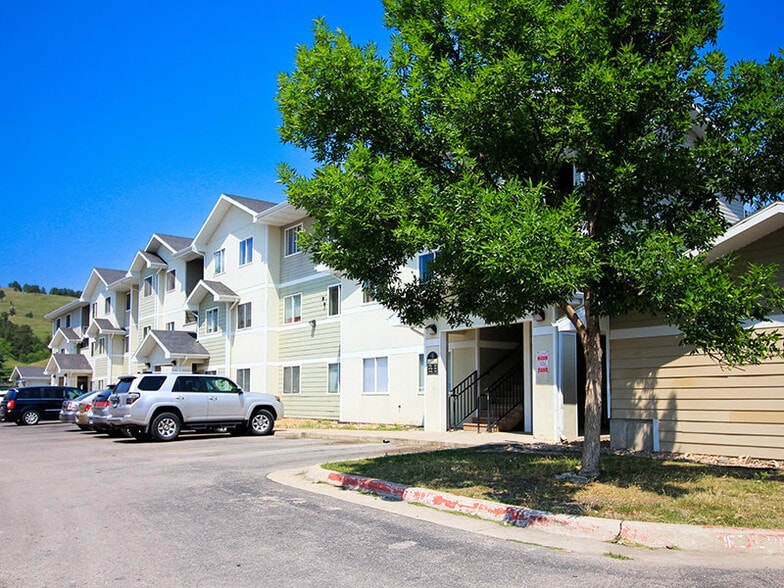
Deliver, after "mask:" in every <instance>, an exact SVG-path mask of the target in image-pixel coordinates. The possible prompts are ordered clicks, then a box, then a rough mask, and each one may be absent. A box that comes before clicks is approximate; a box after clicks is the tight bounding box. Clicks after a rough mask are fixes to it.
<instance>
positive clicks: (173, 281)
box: [166, 270, 177, 292]
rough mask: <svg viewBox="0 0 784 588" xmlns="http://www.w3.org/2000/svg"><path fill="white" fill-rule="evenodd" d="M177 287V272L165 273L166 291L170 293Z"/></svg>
mask: <svg viewBox="0 0 784 588" xmlns="http://www.w3.org/2000/svg"><path fill="white" fill-rule="evenodd" d="M176 287H177V270H169V271H168V272H166V291H167V292H171V291H172V290H174V289H175V288H176Z"/></svg>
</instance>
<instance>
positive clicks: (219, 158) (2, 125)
mask: <svg viewBox="0 0 784 588" xmlns="http://www.w3.org/2000/svg"><path fill="white" fill-rule="evenodd" d="M273 4H274V5H273ZM726 5H727V8H726V10H725V29H724V30H723V31H722V33H721V34H720V37H719V45H720V47H721V48H722V49H723V50H724V51H725V52H726V53H727V54H728V56H729V57H730V59H731V60H737V59H740V58H751V59H765V58H766V57H767V56H768V55H769V54H770V53H771V52H775V51H777V49H778V48H779V47H780V46H784V34H782V33H781V23H782V22H784V2H781V0H727V1H726ZM382 13H383V11H382V6H381V2H380V0H356V1H349V0H329V1H319V0H301V1H298V2H292V3H291V4H284V3H272V2H265V1H263V0H261V1H260V0H224V1H223V2H206V1H202V0H191V1H190V2H184V1H180V0H178V1H175V0H134V1H133V2H114V1H109V2H107V1H105V0H103V1H100V2H99V1H97V0H71V1H69V2H64V1H62V0H25V1H24V2H14V1H11V0H5V1H2V2H0V56H1V57H0V87H1V88H2V91H1V92H0V190H2V194H3V196H2V203H3V204H2V217H1V218H2V219H3V221H4V222H3V225H4V226H3V230H2V231H0V247H1V248H2V256H1V257H0V286H6V285H7V284H8V283H9V282H10V281H12V280H18V281H19V282H20V283H23V284H24V283H29V284H37V285H40V286H43V287H45V288H51V287H55V286H56V287H66V288H73V289H77V290H80V289H82V288H83V287H84V285H85V283H86V281H87V278H88V277H89V274H90V271H91V269H92V268H93V267H107V268H113V269H127V268H128V266H129V265H130V263H131V261H132V260H133V256H134V254H135V252H136V251H137V250H138V249H140V248H143V247H144V246H145V245H146V243H147V241H148V240H149V238H150V236H151V235H152V234H153V233H155V232H157V233H167V234H174V235H181V236H194V235H195V234H196V232H197V231H198V229H199V227H200V226H201V224H202V223H203V222H204V220H205V219H206V217H207V215H208V214H209V212H210V210H211V209H212V206H213V205H214V204H215V201H216V200H217V198H218V196H220V194H221V193H227V194H237V195H241V196H247V197H251V198H259V199H264V200H270V201H273V202H279V201H281V200H282V199H283V198H284V195H283V192H282V189H281V187H280V185H278V184H276V182H275V180H276V179H277V178H276V175H275V169H276V166H277V164H278V163H279V162H281V161H287V162H290V163H292V164H294V166H295V167H299V168H307V167H308V165H307V156H306V155H305V154H303V153H301V152H297V151H295V150H293V149H291V148H288V147H284V146H282V145H281V144H280V142H279V140H278V134H277V131H276V128H277V126H278V125H279V116H278V112H277V109H276V105H275V101H274V96H275V92H276V78H277V75H278V74H279V73H280V72H282V71H291V69H292V67H293V59H294V51H295V47H296V45H297V44H303V43H310V41H311V27H312V22H313V19H314V18H316V17H318V16H324V17H326V19H327V22H328V24H329V25H330V26H331V27H340V28H342V29H343V30H345V31H346V32H347V33H349V35H351V37H352V39H353V40H354V41H355V42H359V43H364V42H366V41H372V40H377V41H383V40H385V39H386V38H387V33H386V31H385V30H384V29H383V26H382V21H381V19H382Z"/></svg>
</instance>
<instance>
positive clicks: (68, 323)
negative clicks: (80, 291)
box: [57, 314, 71, 329]
mask: <svg viewBox="0 0 784 588" xmlns="http://www.w3.org/2000/svg"><path fill="white" fill-rule="evenodd" d="M57 326H58V327H59V326H60V325H57ZM65 328H66V329H70V328H71V315H70V314H67V315H65Z"/></svg>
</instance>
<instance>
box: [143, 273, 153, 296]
mask: <svg viewBox="0 0 784 588" xmlns="http://www.w3.org/2000/svg"><path fill="white" fill-rule="evenodd" d="M151 295H152V276H147V277H146V278H144V282H143V284H142V296H151Z"/></svg>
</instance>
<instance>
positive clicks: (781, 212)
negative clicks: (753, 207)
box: [708, 202, 784, 261]
mask: <svg viewBox="0 0 784 588" xmlns="http://www.w3.org/2000/svg"><path fill="white" fill-rule="evenodd" d="M782 227H784V202H775V203H773V204H771V205H769V206H766V207H765V208H763V209H762V210H759V211H757V212H755V213H754V214H752V215H749V216H747V217H746V218H744V219H743V220H742V221H739V222H737V223H735V224H734V225H732V226H731V227H730V228H729V229H727V232H726V233H724V234H723V235H722V236H721V237H719V238H718V239H716V242H715V243H714V245H713V248H711V250H710V251H709V252H708V260H709V261H713V260H715V259H718V258H720V257H722V256H724V255H727V254H728V253H731V252H732V251H738V250H739V249H742V248H744V247H746V246H747V245H750V244H751V243H754V242H755V241H759V240H760V239H762V238H763V237H765V236H767V235H770V234H771V233H773V232H775V231H777V230H779V229H781V228H782Z"/></svg>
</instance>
